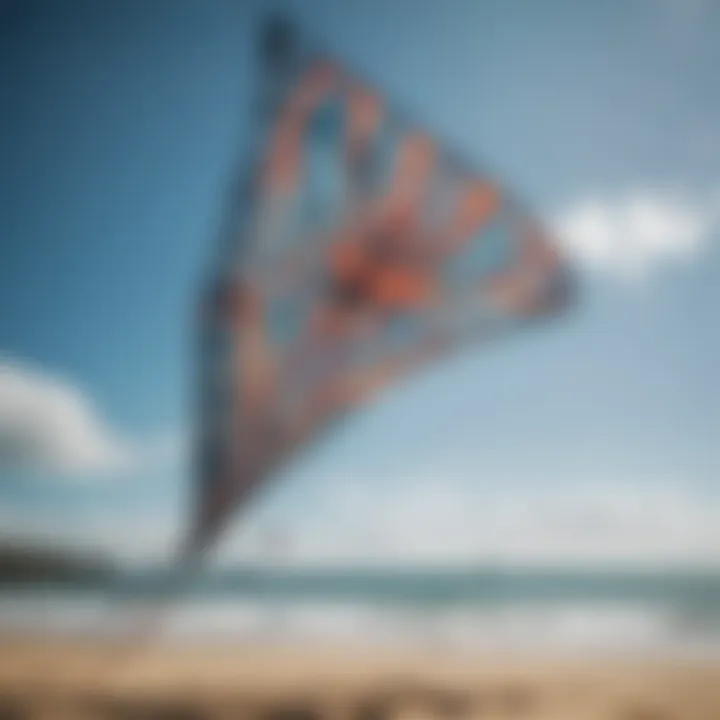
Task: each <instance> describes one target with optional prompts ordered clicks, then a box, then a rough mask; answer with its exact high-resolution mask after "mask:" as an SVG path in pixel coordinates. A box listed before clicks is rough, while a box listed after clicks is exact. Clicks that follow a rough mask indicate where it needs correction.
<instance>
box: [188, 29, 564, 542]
mask: <svg viewBox="0 0 720 720" xmlns="http://www.w3.org/2000/svg"><path fill="white" fill-rule="evenodd" d="M273 33H274V34H271V35H270V39H269V41H268V43H267V44H266V57H269V58H270V70H269V76H268V77H267V78H266V80H265V83H266V90H268V91H267V92H266V94H265V97H264V103H263V112H264V116H263V118H264V119H263V120H262V123H263V127H264V128H266V130H267V131H266V134H265V137H264V139H263V140H262V142H261V143H260V144H259V146H260V148H261V150H260V153H259V156H258V157H257V158H256V159H254V160H253V161H252V162H251V163H250V165H251V167H250V169H249V172H250V180H249V182H248V183H247V185H246V186H245V188H244V195H243V197H242V198H241V199H240V200H241V202H240V213H239V214H237V215H235V217H236V218H237V221H236V223H235V226H233V227H230V228H229V242H228V244H227V248H226V254H225V256H224V258H223V261H222V263H221V268H220V270H219V272H218V273H217V275H216V277H214V278H213V281H212V283H211V286H210V290H209V292H207V293H206V296H205V297H204V302H203V340H202V344H203V366H202V368H201V374H202V385H203V387H202V405H203V407H202V421H201V438H200V443H201V449H200V457H199V474H200V477H199V483H198V495H197V507H196V511H197V512H196V516H195V519H194V526H193V529H192V536H191V539H190V548H191V552H193V551H198V550H200V549H202V548H204V547H206V546H207V545H208V544H209V543H211V542H212V541H213V539H214V538H215V537H216V536H217V534H218V533H219V531H220V529H221V528H222V526H223V525H224V524H225V522H226V521H227V520H228V518H229V517H230V516H231V514H233V512H234V511H235V510H237V509H238V508H239V507H240V506H242V505H244V504H245V503H246V502H247V501H248V499H249V498H250V497H251V496H252V494H253V493H254V492H255V490H256V489H257V488H258V487H260V486H261V485H263V483H265V482H266V481H267V480H268V478H270V477H271V476H272V475H273V473H275V472H276V471H277V468H278V467H279V466H280V465H281V464H282V463H284V462H285V461H287V460H288V459H289V458H292V457H293V455H294V453H295V452H296V451H297V450H298V449H299V448H301V447H303V446H304V445H305V444H306V443H308V442H310V441H312V440H313V439H314V438H316V437H317V436H318V435H319V433H321V432H322V431H323V430H324V429H326V428H327V427H329V426H330V425H331V424H332V422H333V421H334V420H336V419H338V418H339V417H341V416H343V415H344V414H346V413H347V412H348V411H350V410H352V409H354V408H356V407H358V406H359V405H360V404H362V403H364V402H366V401H368V400H369V399H370V398H372V397H374V396H375V395H376V394H377V393H378V392H379V391H381V390H383V389H384V388H386V387H388V386H389V385H391V384H392V383H393V382H394V381H395V380H397V379H399V378H401V377H403V376H405V375H406V374H407V373H409V372H411V371H413V370H415V369H416V368H419V367H421V366H423V365H425V364H427V363H428V362H430V361H432V360H434V359H437V358H440V357H442V356H445V355H446V354H448V353H449V352H450V351H451V350H453V349H455V348H457V347H459V346H461V345H463V344H466V343H468V342H474V341H478V340H480V339H483V338H486V337H489V336H490V335H491V334H493V333H495V332H497V331H498V330H502V329H505V328H508V327H513V326H517V325H519V324H521V323H523V322H525V321H527V320H529V319H532V318H537V317H540V316H545V315H548V314H550V313H554V312H556V311H558V310H560V309H561V308H563V307H565V306H566V305H567V303H568V299H569V288H570V283H569V274H568V270H567V267H566V266H565V265H564V264H563V262H562V261H561V259H560V258H559V256H558V254H557V251H556V249H555V246H554V244H553V243H552V242H551V241H550V240H549V239H548V238H547V236H546V234H545V233H544V231H543V230H542V228H541V227H540V226H539V225H538V224H537V222H536V221H535V220H534V219H533V218H532V217H531V216H529V215H528V214H527V213H526V212H524V211H523V210H522V209H521V208H520V207H519V205H518V204H517V203H516V201H515V200H513V199H512V198H511V197H510V196H509V195H508V193H507V192H506V191H505V190H504V189H503V188H502V187H500V186H499V185H498V184H497V183H496V182H495V180H494V179H493V178H492V177H488V176H487V175H486V174H484V173H482V172H478V171H475V170H473V168H472V167H470V165H469V164H467V163H465V162H463V161H462V159H459V158H458V157H457V156H456V155H454V154H453V153H451V152H450V151H449V150H448V149H447V148H445V147H444V146H443V144H442V143H440V142H438V141H437V140H436V139H435V138H434V137H433V136H432V134H431V133H428V132H427V131H426V130H424V129H423V128H421V127H417V126H415V125H413V123H412V122H410V121H409V120H407V119H404V118H402V117H401V116H400V114H399V113H398V112H397V110H395V109H394V108H393V106H392V105H391V104H389V103H388V101H387V99H386V98H385V97H383V96H382V94H380V93H379V92H378V91H377V90H376V89H374V88H373V87H372V86H371V85H369V84H368V83H366V82H364V81H363V80H362V79H360V78H359V77H357V76H356V75H354V74H353V73H352V72H349V71H348V70H346V69H345V68H343V67H342V66H341V65H340V64H339V63H338V62H336V61H335V60H333V59H332V58H329V57H327V56H323V55H321V54H319V53H313V52H311V51H307V50H302V49H298V47H297V46H293V47H291V45H292V43H291V37H290V36H289V35H288V33H287V30H286V29H283V28H282V27H281V28H280V29H278V27H275V28H274V30H273Z"/></svg>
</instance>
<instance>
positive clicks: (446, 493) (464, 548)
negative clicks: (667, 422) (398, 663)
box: [223, 477, 720, 566]
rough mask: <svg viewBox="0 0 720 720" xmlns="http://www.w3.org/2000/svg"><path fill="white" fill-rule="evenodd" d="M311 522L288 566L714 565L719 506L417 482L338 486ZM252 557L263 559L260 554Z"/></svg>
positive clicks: (665, 493) (694, 494)
mask: <svg viewBox="0 0 720 720" xmlns="http://www.w3.org/2000/svg"><path fill="white" fill-rule="evenodd" d="M312 515H313V516H312V517H311V518H307V521H306V522H303V523H302V524H297V522H295V523H289V524H288V526H287V528H288V530H289V532H290V533H291V538H292V544H291V545H290V546H289V547H288V550H287V558H288V559H291V560H296V561H298V562H312V563H318V562H319V563H335V562H353V561H355V562H389V563H400V564H407V563H461V564H465V563H473V562H478V563H483V562H499V563H516V564H533V563H536V564H566V563H577V564H581V565H585V564H591V563H598V564H610V565H618V564H631V565H632V564H635V565H642V564H648V563H649V564H658V565H662V564H670V565H701V566H702V565H712V566H717V565H718V563H719V562H720V499H713V498H712V497H708V496H707V495H705V494H703V493H701V492H700V491H692V490H689V489H683V488H682V487H679V486H657V485H654V486H653V485H639V484H634V485H633V484H622V485H620V484H608V483H596V484H592V485H582V484H578V485H577V486H574V487H573V486H570V487H567V486H557V487H545V486H543V487H542V488H540V487H537V488H530V487H526V488H523V489H520V488H514V489H512V490H508V491H504V492H503V491H502V490H497V491H494V492H491V491H488V490H483V489H481V488H480V487H478V486H476V485H475V484H474V483H472V482H469V481H467V480H459V479H456V480H453V478H448V477H443V478H440V477H435V478H431V477H427V478H425V479H417V478H416V479H415V480H414V481H412V482H405V483H399V484H393V485H392V486H390V487H385V488H383V489H382V490H379V489H377V488H375V487H373V486H372V484H367V483H359V482H358V483H352V482H349V483H348V482H347V481H343V483H342V489H339V490H338V493H337V495H336V496H333V497H331V498H328V501H327V506H323V508H322V509H321V512H320V513H319V515H320V516H321V518H322V520H319V519H318V513H313V514H312ZM254 525H255V524H254V523H250V524H248V525H247V526H246V527H245V531H244V532H243V533H240V534H239V535H238V536H237V538H230V542H229V543H228V546H227V548H226V549H225V552H224V553H223V556H224V557H225V558H227V559H228V560H230V561H231V560H232V558H237V557H242V556H244V557H248V556H250V557H251V556H252V555H253V548H250V547H249V544H250V543H249V542H248V541H252V539H253V538H256V539H257V537H258V535H257V534H256V533H253V526H254ZM258 525H259V526H261V525H262V523H259V524H258ZM270 526H271V527H272V524H271V525H270ZM254 552H255V555H256V557H261V556H262V548H258V547H256V548H255V549H254ZM280 559H282V558H280Z"/></svg>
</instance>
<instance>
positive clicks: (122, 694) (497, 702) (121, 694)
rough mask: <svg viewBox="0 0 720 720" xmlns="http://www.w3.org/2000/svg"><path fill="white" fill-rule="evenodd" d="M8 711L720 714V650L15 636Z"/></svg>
mask: <svg viewBox="0 0 720 720" xmlns="http://www.w3.org/2000/svg"><path fill="white" fill-rule="evenodd" d="M10 718H17V719H18V720H19V719H20V718H28V719H30V718H43V719H47V720H49V719H51V718H57V719H58V720H59V719H60V718H63V719H69V718H78V720H83V719H88V720H90V719H91V718H128V719H130V718H137V719H140V718H146V719H148V720H149V719H150V718H163V719H164V720H170V718H178V719H187V720H191V719H193V720H194V719H197V720H200V719H205V718H208V719H210V718H218V720H219V719H220V718H223V719H225V718H246V719H247V720H426V719H427V720H463V719H465V718H467V719H468V720H470V719H471V718H472V719H473V720H474V719H477V720H482V719H484V718H486V719H487V720H495V719H500V718H517V719H521V718H537V719H538V720H539V719H540V718H542V719H544V720H602V719H604V718H607V719H613V720H671V719H674V720H680V719H683V720H694V719H698V720H720V662H718V661H709V660H704V661H699V660H698V661H692V662H691V661H683V662H679V661H673V662H671V661H669V660H653V659H643V660H640V659H628V658H625V659H622V660H611V659H602V660H600V659H597V658H596V659H594V660H590V659H588V658H585V659H575V660H572V659H568V658H566V659H562V660H560V659H557V658H556V659H552V660H548V659H545V660H543V659H541V658H540V657H539V656H537V655H535V656H533V658H532V659H530V658H525V659H521V658H518V657H514V658H511V657H490V656H488V655H485V656H477V655H458V654H453V653H449V652H446V651H437V652H431V651H427V650H424V651H422V652H416V653H413V652H410V651H403V652H400V651H397V652H392V651H389V650H383V651H379V650H369V649H360V648H354V649H353V648H344V649H341V648H333V649H330V648H323V649H318V648H307V649H303V648H299V647H295V648H271V647H267V646H263V647H248V646H242V647H239V646H230V645H228V646H202V647H201V646H197V645H195V646H188V645H178V646H172V645H164V646H152V647H132V648H128V647H121V646H110V645H107V644H105V645H103V644H101V643H98V642H91V641H85V642H83V641H72V642H70V641H54V642H48V641H39V640H35V641H29V640H27V639H25V640H20V639H17V638H15V639H10V640H5V641H4V642H2V645H0V720H9V719H10Z"/></svg>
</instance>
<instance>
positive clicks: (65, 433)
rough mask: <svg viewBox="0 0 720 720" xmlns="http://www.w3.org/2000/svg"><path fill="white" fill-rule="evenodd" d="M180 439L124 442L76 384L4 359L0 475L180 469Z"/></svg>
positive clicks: (0, 398) (164, 436) (65, 475)
mask: <svg viewBox="0 0 720 720" xmlns="http://www.w3.org/2000/svg"><path fill="white" fill-rule="evenodd" d="M184 446H185V444H184V443H183V441H182V438H181V436H180V434H179V433H163V434H159V435H156V436H155V435H154V436H152V437H148V438H144V439H142V440H137V439H131V438H126V437H123V436H122V435H121V434H120V433H118V432H117V430H116V429H114V428H113V427H112V426H111V425H110V423H108V422H107V420H106V419H105V418H104V417H103V416H102V414H101V413H100V411H99V410H98V408H97V407H96V406H95V404H94V403H93V401H92V398H90V397H89V395H88V394H87V393H85V392H83V390H82V389H81V388H80V387H79V386H78V385H76V384H75V383H73V382H71V381H69V380H67V379H65V378H60V377H57V376H55V375H53V374H50V373H47V372H45V371H40V370H39V369H37V368H34V367H32V366H29V365H27V364H26V363H20V362H17V361H10V360H7V359H2V358H0V471H2V470H3V469H4V470H8V469H13V468H15V469H25V470H31V471H38V472H42V473H45V474H48V475H52V476H57V477H63V478H82V477H92V478H97V477H101V476H105V477H106V476H110V475H120V474H131V473H137V472H138V471H140V470H148V469H157V468H158V467H176V466H178V465H179V462H180V461H181V459H182V455H183V449H184Z"/></svg>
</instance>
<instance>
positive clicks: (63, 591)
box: [0, 567, 720, 654]
mask: <svg viewBox="0 0 720 720" xmlns="http://www.w3.org/2000/svg"><path fill="white" fill-rule="evenodd" d="M148 616H151V617H152V623H151V625H152V628H153V630H152V632H153V633H154V634H155V635H156V637H157V638H158V639H162V640H165V641H169V642H187V641H208V640H210V641H214V642H223V641H228V642H238V641H246V642H253V643H255V642H267V643H299V642H301V643H338V642H340V643H361V644H378V645H393V646H397V645H418V644H421V645H430V646H432V647H438V646H443V647H448V648H455V649H458V650H496V649H501V650H505V649H518V650H529V649H534V648H535V649H538V650H542V651H547V650H550V649H554V650H582V651H624V652H634V651H638V652H651V653H657V652H692V653H696V652H700V653H703V654H705V653H712V654H716V653H717V652H718V651H719V650H720V574H717V573H710V572H700V571H678V570H672V571H671V570H647V571H639V570H634V571H632V572H630V571H625V572H621V571H607V570H595V571H589V570H573V569H554V570H540V569H518V568H515V569H504V570H503V569H487V568H484V569H447V568H445V569H417V568H405V569H402V568H392V569H388V568H385V569H367V568H366V569H358V568H332V569H312V568H304V569H301V568H294V569H293V568H268V567H250V568H248V567H246V568H235V569H231V570H230V569H226V570H209V571H205V572H203V573H202V574H199V575H196V576H194V577H192V578H188V577H186V576H181V575H178V574H173V573H169V572H167V571H161V570H144V571H136V572H128V573H123V574H121V575H118V576H113V577H111V578H108V579H107V580H105V581H90V580H85V581H76V582H63V583H46V584H37V583H33V584H25V585H9V584H6V585H4V586H2V587H0V632H3V633H8V632H13V633H26V632H31V633H42V634H57V633H61V634H83V635H86V634H92V635H95V634H99V635H103V634H104V635H123V634H125V633H130V632H133V628H136V627H137V623H138V618H143V617H148Z"/></svg>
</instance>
